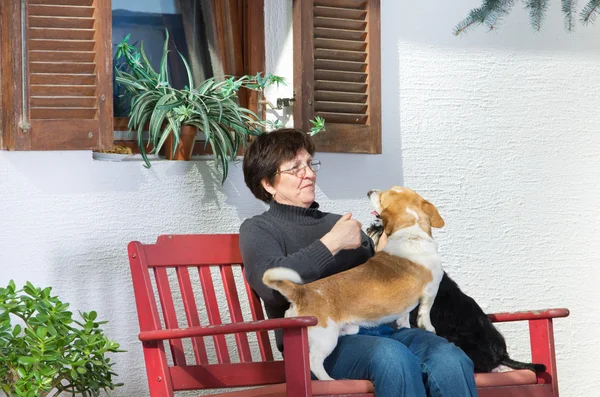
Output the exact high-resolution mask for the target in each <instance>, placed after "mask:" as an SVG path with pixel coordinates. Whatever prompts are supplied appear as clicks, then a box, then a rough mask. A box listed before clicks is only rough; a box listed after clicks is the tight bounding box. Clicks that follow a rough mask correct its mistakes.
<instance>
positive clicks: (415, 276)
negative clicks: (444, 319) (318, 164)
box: [262, 186, 444, 380]
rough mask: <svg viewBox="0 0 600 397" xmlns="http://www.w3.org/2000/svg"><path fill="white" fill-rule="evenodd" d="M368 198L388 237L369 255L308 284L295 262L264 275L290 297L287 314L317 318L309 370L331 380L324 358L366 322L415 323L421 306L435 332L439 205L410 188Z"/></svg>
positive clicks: (423, 324) (424, 322) (421, 320)
mask: <svg viewBox="0 0 600 397" xmlns="http://www.w3.org/2000/svg"><path fill="white" fill-rule="evenodd" d="M368 197H369V200H370V202H371V204H372V206H373V208H374V209H375V211H376V212H377V213H378V214H379V216H380V217H381V221H382V223H383V226H384V229H385V232H386V234H387V236H388V241H387V244H386V246H385V247H384V248H383V249H382V250H381V251H378V252H377V253H376V254H375V255H374V256H373V257H372V258H370V259H369V260H368V261H367V262H365V263H364V264H362V265H359V266H356V267H354V268H352V269H350V270H346V271H344V272H341V273H337V274H334V275H332V276H329V277H325V278H322V279H320V280H317V281H314V282H311V283H308V284H302V279H301V278H300V275H299V274H298V273H297V272H296V271H294V270H291V269H288V268H282V267H278V268H272V269H269V270H267V271H266V272H265V273H264V275H263V279H262V281H263V283H265V285H267V286H268V287H270V288H272V289H275V290H277V291H279V292H280V293H281V294H282V295H283V296H285V297H286V298H287V299H288V300H289V301H290V304H291V305H290V308H289V309H288V311H287V312H286V317H293V316H315V317H316V318H317V319H318V321H319V322H318V324H317V325H316V326H314V327H310V328H309V329H308V343H309V355H310V369H311V371H312V372H313V374H315V376H316V377H317V378H318V379H320V380H331V379H332V378H331V377H330V376H329V374H328V373H327V372H326V371H325V368H324V367H323V362H324V361H325V358H327V356H329V355H330V354H331V352H332V351H333V349H335V347H336V345H337V340H338V337H339V336H342V335H349V334H355V333H357V332H358V330H359V327H372V326H376V325H379V324H384V323H389V322H391V321H395V322H396V324H397V325H398V327H410V323H409V314H410V311H411V310H412V309H414V308H415V307H417V306H419V309H418V319H417V323H418V326H419V327H420V328H423V329H425V330H427V331H430V332H434V333H435V329H434V327H433V325H432V324H431V320H430V317H429V312H430V310H431V306H432V305H433V301H434V300H435V296H436V294H437V291H438V287H439V284H440V281H441V279H442V276H443V274H444V271H443V269H442V264H441V260H440V257H439V255H438V250H437V243H436V242H435V241H434V240H433V238H432V235H431V228H432V227H436V228H439V227H442V226H444V220H443V219H442V218H441V216H440V214H439V213H438V210H437V209H436V208H435V206H434V205H433V204H431V203H429V202H428V201H426V200H425V199H423V198H422V197H421V196H419V195H418V194H417V193H416V192H414V191H413V190H410V189H408V188H403V187H398V186H394V187H392V188H391V189H389V190H385V191H379V190H371V191H369V193H368Z"/></svg>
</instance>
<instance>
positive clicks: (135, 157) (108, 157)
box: [92, 152, 214, 163]
mask: <svg viewBox="0 0 600 397" xmlns="http://www.w3.org/2000/svg"><path fill="white" fill-rule="evenodd" d="M92 158H93V159H94V160H96V161H111V162H119V161H139V162H143V161H144V159H142V155H141V154H117V153H100V152H92ZM148 159H149V160H150V162H152V163H155V162H162V161H174V160H167V159H165V158H164V156H158V155H156V154H150V155H148ZM212 160H214V156H213V155H212V154H198V155H192V158H191V159H190V161H212Z"/></svg>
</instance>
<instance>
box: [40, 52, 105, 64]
mask: <svg viewBox="0 0 600 397" xmlns="http://www.w3.org/2000/svg"><path fill="white" fill-rule="evenodd" d="M95 55H96V54H95V53H93V52H79V51H30V52H29V59H30V61H31V62H53V61H56V62H69V61H72V62H94V58H95Z"/></svg>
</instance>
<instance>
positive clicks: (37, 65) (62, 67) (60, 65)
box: [29, 62, 96, 74]
mask: <svg viewBox="0 0 600 397" xmlns="http://www.w3.org/2000/svg"><path fill="white" fill-rule="evenodd" d="M95 70H96V64H94V63H91V62H31V63H30V64H29V71H30V72H31V73H56V74H61V73H86V74H92V73H94V71H95Z"/></svg>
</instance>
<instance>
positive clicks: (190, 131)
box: [164, 125, 198, 160]
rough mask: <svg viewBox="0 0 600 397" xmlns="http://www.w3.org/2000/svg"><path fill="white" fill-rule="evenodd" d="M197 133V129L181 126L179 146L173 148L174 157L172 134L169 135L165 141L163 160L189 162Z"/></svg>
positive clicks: (190, 126)
mask: <svg viewBox="0 0 600 397" xmlns="http://www.w3.org/2000/svg"><path fill="white" fill-rule="evenodd" d="M197 132H198V128H196V127H194V126H192V125H182V126H181V130H180V131H179V144H178V145H177V147H176V148H175V155H173V142H174V139H173V134H169V136H168V137H167V139H166V140H165V146H164V147H165V158H166V159H167V160H189V159H190V158H191V157H192V150H193V149H194V143H195V141H196V133H197Z"/></svg>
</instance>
